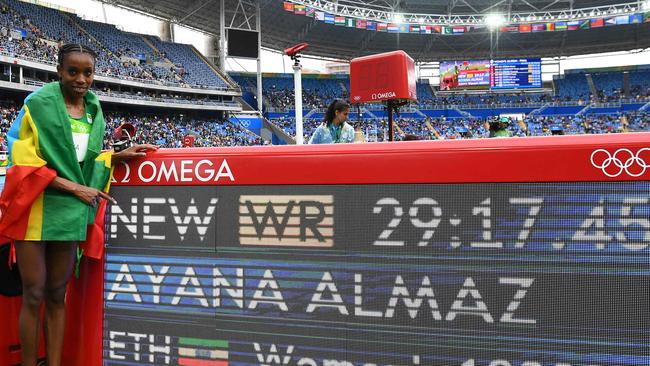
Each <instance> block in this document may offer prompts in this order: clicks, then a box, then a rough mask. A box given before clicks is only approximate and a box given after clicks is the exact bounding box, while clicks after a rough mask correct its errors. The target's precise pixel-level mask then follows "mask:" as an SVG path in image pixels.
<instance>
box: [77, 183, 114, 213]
mask: <svg viewBox="0 0 650 366" xmlns="http://www.w3.org/2000/svg"><path fill="white" fill-rule="evenodd" d="M73 193H74V195H75V196H77V198H79V199H80V200H82V201H83V202H84V203H85V204H87V205H89V206H93V207H97V205H98V204H99V201H100V200H101V199H102V198H103V199H105V200H107V201H111V202H112V203H113V204H117V201H115V199H114V198H113V197H111V196H109V195H108V194H106V193H104V192H102V191H100V190H99V189H96V188H92V187H86V186H84V185H81V184H79V185H77V187H76V188H75V190H74V191H73Z"/></svg>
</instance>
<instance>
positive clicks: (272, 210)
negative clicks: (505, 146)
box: [103, 173, 650, 366]
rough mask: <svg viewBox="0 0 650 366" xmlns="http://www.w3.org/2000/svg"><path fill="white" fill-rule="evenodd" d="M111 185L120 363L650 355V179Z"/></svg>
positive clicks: (388, 362) (628, 358) (115, 338)
mask: <svg viewBox="0 0 650 366" xmlns="http://www.w3.org/2000/svg"><path fill="white" fill-rule="evenodd" d="M143 174H144V173H143ZM111 192H112V194H113V195H114V197H115V198H116V199H117V201H118V202H119V203H118V204H117V205H113V206H112V207H111V208H110V212H108V213H107V219H108V223H107V233H106V236H107V249H106V262H105V263H106V264H105V275H104V299H105V305H104V306H105V322H104V326H105V328H104V351H103V362H104V363H103V364H104V365H105V366H113V365H115V366H117V365H215V366H227V365H238V366H261V365H278V366H281V365H290V366H293V365H296V366H304V365H314V366H324V365H345V366H350V365H352V366H357V365H359V366H367V365H372V366H376V365H380V366H395V365H409V366H416V365H426V366H550V365H555V366H559V365H562V366H606V365H607V366H624V365H638V366H645V365H648V362H649V361H650V354H649V353H648V345H649V344H650V343H649V342H648V341H649V333H648V331H649V329H650V316H649V315H648V308H649V306H650V299H649V297H650V287H649V284H650V267H649V263H648V258H649V256H650V219H649V217H650V216H649V215H648V212H650V211H649V198H650V196H649V193H648V192H650V184H649V183H648V182H647V181H629V182H565V183H549V182H546V183H481V184H472V183H454V184H381V185H379V184H361V185H337V184H333V185H260V186H255V185H245V186H219V187H216V186H190V187H188V186H162V187H155V189H152V188H151V187H148V186H141V187H115V188H114V189H113V190H112V191H111Z"/></svg>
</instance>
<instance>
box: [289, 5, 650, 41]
mask: <svg viewBox="0 0 650 366" xmlns="http://www.w3.org/2000/svg"><path fill="white" fill-rule="evenodd" d="M284 10H286V11H289V12H292V13H294V14H298V15H306V16H308V17H311V18H314V19H316V20H320V21H322V22H325V23H327V24H334V25H338V26H345V27H349V28H357V29H366V30H370V31H377V32H388V33H419V34H436V33H437V34H464V33H469V32H472V31H475V30H480V29H484V28H486V26H485V25H414V24H396V23H383V22H376V21H372V20H363V19H356V18H349V17H343V16H335V15H333V14H329V13H327V12H324V11H320V10H316V9H314V8H311V7H308V6H305V5H301V4H294V3H291V2H287V1H285V2H284ZM649 22H650V12H646V13H637V14H631V15H618V16H612V17H604V18H593V19H583V20H574V21H561V22H545V23H526V24H516V25H515V24H512V25H504V26H502V27H500V28H499V31H500V32H503V33H536V32H554V31H572V30H578V29H591V28H601V27H608V26H613V25H622V24H639V23H649Z"/></svg>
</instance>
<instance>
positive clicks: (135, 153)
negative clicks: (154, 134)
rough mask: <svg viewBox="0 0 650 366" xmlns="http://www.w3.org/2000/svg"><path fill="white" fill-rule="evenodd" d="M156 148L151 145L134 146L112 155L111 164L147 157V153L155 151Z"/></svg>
mask: <svg viewBox="0 0 650 366" xmlns="http://www.w3.org/2000/svg"><path fill="white" fill-rule="evenodd" d="M156 150H158V146H156V145H151V144H136V145H133V146H131V147H129V148H127V149H125V150H122V151H120V152H116V153H113V157H112V159H111V162H112V163H113V164H117V163H121V162H123V161H129V160H131V159H134V158H142V157H145V156H146V155H147V152H148V151H156Z"/></svg>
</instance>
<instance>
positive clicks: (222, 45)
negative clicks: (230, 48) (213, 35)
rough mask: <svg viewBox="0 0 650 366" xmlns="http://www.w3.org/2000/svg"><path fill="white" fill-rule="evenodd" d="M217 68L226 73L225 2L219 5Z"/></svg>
mask: <svg viewBox="0 0 650 366" xmlns="http://www.w3.org/2000/svg"><path fill="white" fill-rule="evenodd" d="M219 5H220V6H219V67H220V68H221V70H222V71H223V72H226V5H225V0H221V2H220V4H219Z"/></svg>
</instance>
